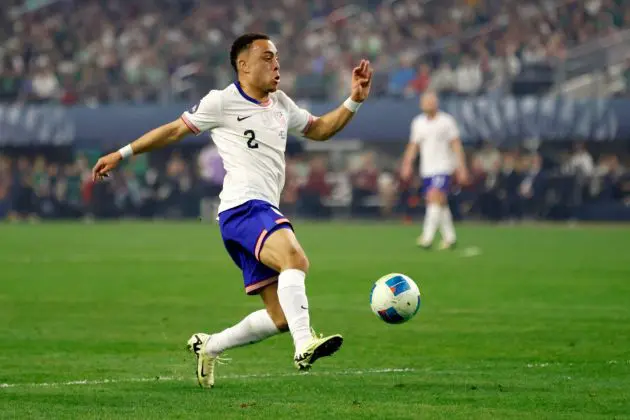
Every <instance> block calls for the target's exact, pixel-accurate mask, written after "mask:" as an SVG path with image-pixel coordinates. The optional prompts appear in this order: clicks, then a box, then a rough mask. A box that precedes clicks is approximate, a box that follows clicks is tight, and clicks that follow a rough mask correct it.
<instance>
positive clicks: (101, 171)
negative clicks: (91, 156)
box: [92, 152, 122, 181]
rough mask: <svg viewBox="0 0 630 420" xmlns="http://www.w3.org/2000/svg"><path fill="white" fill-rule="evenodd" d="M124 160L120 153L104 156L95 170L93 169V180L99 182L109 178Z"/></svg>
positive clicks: (95, 166)
mask: <svg viewBox="0 0 630 420" xmlns="http://www.w3.org/2000/svg"><path fill="white" fill-rule="evenodd" d="M121 160H122V155H121V154H120V152H114V153H110V154H109V155H107V156H103V157H102V158H100V159H99V160H98V162H96V165H94V168H92V180H94V181H98V180H99V179H102V178H104V177H106V176H107V174H108V173H109V171H111V170H112V169H114V168H115V167H116V166H118V163H119V162H120V161H121Z"/></svg>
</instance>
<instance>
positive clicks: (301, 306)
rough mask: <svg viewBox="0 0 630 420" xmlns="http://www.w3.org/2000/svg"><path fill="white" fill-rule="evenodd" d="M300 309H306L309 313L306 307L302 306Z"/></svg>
mask: <svg viewBox="0 0 630 420" xmlns="http://www.w3.org/2000/svg"><path fill="white" fill-rule="evenodd" d="M300 308H302V309H305V310H307V311H308V308H305V307H304V305H300Z"/></svg>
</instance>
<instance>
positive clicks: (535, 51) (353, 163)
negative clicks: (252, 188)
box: [0, 0, 630, 222]
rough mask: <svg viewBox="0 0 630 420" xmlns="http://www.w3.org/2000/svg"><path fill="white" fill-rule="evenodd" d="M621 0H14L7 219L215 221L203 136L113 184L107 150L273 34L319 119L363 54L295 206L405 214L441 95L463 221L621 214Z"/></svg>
mask: <svg viewBox="0 0 630 420" xmlns="http://www.w3.org/2000/svg"><path fill="white" fill-rule="evenodd" d="M625 3H626V4H624V0H587V1H575V0H569V1H565V0H519V1H513V0H363V1H342V0H316V1H300V0H281V1H280V0H278V1H272V0H237V1H231V2H223V1H221V2H219V1H198V0H134V1H122V0H80V1H79V0H74V1H73V0H26V1H25V0H4V1H3V5H2V8H1V9H0V219H9V220H41V219H60V218H80V219H85V220H93V219H98V218H122V217H124V218H149V219H155V218H158V219H176V218H197V217H202V218H209V219H210V218H212V215H213V213H214V211H215V210H216V205H217V195H218V193H219V191H220V188H221V187H220V186H221V182H222V179H223V176H224V171H223V167H222V164H221V161H220V158H219V156H218V154H217V151H216V148H215V147H214V146H213V144H212V142H211V140H210V138H208V136H200V137H195V138H190V139H187V140H185V141H183V142H181V143H180V144H179V145H178V146H177V147H171V148H168V149H165V150H160V151H157V152H154V153H151V154H150V155H142V156H138V157H135V158H134V159H132V160H131V161H129V162H128V163H127V164H126V165H125V166H124V167H123V168H121V170H119V171H118V172H117V173H116V174H114V176H113V177H112V178H111V179H110V180H109V181H108V182H104V183H99V184H94V183H92V182H91V180H90V168H91V165H92V164H93V163H94V162H95V161H96V159H97V158H98V156H100V155H101V154H103V153H106V152H110V151H112V150H115V149H117V148H118V147H120V146H121V145H124V144H126V143H128V142H129V141H131V140H133V139H134V138H136V137H138V136H139V135H141V134H142V133H143V132H145V131H147V130H149V129H151V128H153V127H155V126H157V125H160V124H163V123H165V122H168V121H171V120H173V119H175V118H177V117H178V116H179V115H180V114H181V113H182V112H183V111H184V110H186V109H188V108H189V107H190V106H191V105H192V104H194V103H196V102H198V101H199V99H200V98H201V97H202V96H203V95H205V94H206V93H207V92H208V91H209V90H210V89H222V88H224V87H225V86H226V85H228V84H229V83H231V82H232V81H233V80H234V74H233V72H232V70H231V68H230V67H229V59H228V52H229V47H230V44H231V42H232V41H233V39H234V38H235V37H236V36H238V35H239V34H241V33H243V32H248V31H257V32H265V33H268V34H269V35H270V36H271V37H272V38H273V40H274V42H275V43H276V45H277V46H278V49H279V51H280V54H281V74H282V82H281V88H282V89H283V90H284V91H286V92H287V93H288V94H289V95H291V96H292V97H294V99H296V101H297V102H298V103H299V104H300V105H301V106H303V107H306V108H308V109H310V110H311V111H312V112H313V113H314V114H322V113H324V112H326V111H327V110H329V109H332V108H334V107H336V106H338V104H339V103H340V101H342V100H343V99H344V98H346V97H347V95H348V92H349V85H350V79H349V77H350V74H351V69H352V67H353V66H354V65H355V64H356V63H357V62H358V60H360V59H361V58H364V57H367V58H369V59H370V60H372V63H373V66H374V67H375V70H376V74H375V76H374V80H373V87H372V94H371V98H370V99H369V101H368V103H366V104H365V105H364V106H363V107H362V108H361V111H360V112H359V113H358V114H357V116H356V118H355V119H354V120H353V122H352V123H351V124H350V125H349V126H348V127H347V128H346V130H344V131H343V132H341V133H340V134H338V135H337V136H336V137H335V139H334V140H333V141H331V142H326V143H323V144H318V143H308V142H305V141H303V140H300V139H294V138H292V139H290V141H289V144H288V146H287V182H286V186H285V189H284V193H283V197H282V204H281V205H282V208H283V211H285V212H286V213H287V214H288V215H290V216H292V217H301V218H302V217H303V218H317V219H330V218H344V217H353V218H359V217H360V218H373V219H392V220H404V221H407V222H409V221H411V220H413V219H417V218H419V217H420V216H422V214H423V211H424V209H423V207H424V206H423V201H422V197H421V196H420V195H419V193H418V185H419V183H418V180H417V179H416V180H414V181H413V182H409V183H404V182H401V181H400V179H399V176H398V167H399V163H400V157H401V154H402V151H403V149H404V147H405V145H406V142H407V140H408V136H409V124H410V122H411V120H412V118H413V117H414V116H415V115H416V114H417V113H419V109H418V98H419V95H421V94H422V93H423V92H424V91H426V90H427V89H432V90H436V91H438V92H439V94H440V97H441V101H442V107H443V109H444V110H446V111H448V112H450V113H452V114H453V115H454V116H455V118H456V120H457V122H458V124H459V126H460V130H461V132H462V140H463V141H464V144H465V146H466V151H467V155H468V160H469V162H468V163H469V168H470V169H471V172H472V175H473V183H472V184H471V185H469V186H467V187H465V188H461V187H458V186H453V191H452V194H451V203H450V204H451V208H452V211H453V214H454V216H455V217H456V218H459V219H462V218H463V219H473V220H493V221H518V220H531V219H548V220H616V221H621V220H625V221H630V170H629V169H627V168H630V159H629V155H630V7H629V6H628V4H627V2H625Z"/></svg>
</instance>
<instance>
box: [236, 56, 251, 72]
mask: <svg viewBox="0 0 630 420" xmlns="http://www.w3.org/2000/svg"><path fill="white" fill-rule="evenodd" d="M236 65H237V67H238V71H239V72H243V73H249V66H248V65H247V60H245V59H244V58H240V59H238V60H237V61H236Z"/></svg>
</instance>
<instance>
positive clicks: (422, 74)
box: [405, 64, 431, 96]
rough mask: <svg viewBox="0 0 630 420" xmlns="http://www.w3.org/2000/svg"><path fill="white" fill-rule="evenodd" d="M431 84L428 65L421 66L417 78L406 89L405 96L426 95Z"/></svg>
mask: <svg viewBox="0 0 630 420" xmlns="http://www.w3.org/2000/svg"><path fill="white" fill-rule="evenodd" d="M430 84H431V70H430V68H429V66H428V65H427V64H421V65H420V67H419V68H418V71H417V72H416V75H415V77H414V78H413V80H412V81H411V82H409V84H408V85H407V87H406V88H405V95H406V96H411V95H420V94H422V93H424V92H425V91H426V90H427V89H428V88H429V85H430Z"/></svg>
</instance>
